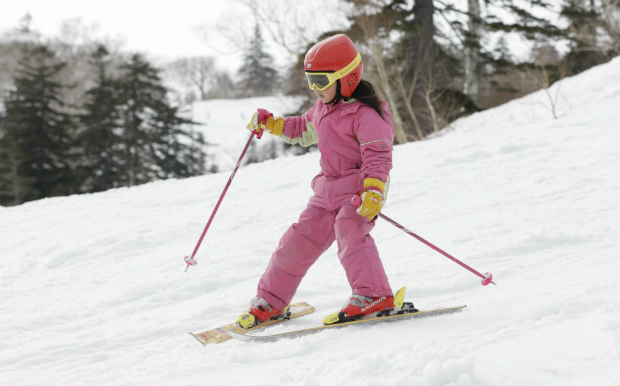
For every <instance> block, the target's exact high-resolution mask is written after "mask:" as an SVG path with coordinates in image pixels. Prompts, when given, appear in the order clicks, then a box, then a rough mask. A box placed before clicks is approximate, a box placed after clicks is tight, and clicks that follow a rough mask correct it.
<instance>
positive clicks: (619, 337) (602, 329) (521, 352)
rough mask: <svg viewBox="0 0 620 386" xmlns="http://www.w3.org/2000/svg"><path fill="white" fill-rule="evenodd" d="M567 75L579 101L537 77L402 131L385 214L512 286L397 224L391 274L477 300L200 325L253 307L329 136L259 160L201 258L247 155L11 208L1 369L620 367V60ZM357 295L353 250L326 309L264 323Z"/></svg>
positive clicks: (335, 274)
mask: <svg viewBox="0 0 620 386" xmlns="http://www.w3.org/2000/svg"><path fill="white" fill-rule="evenodd" d="M554 87H558V86H557V85H556V86H554ZM560 87H561V88H560V91H559V93H560V94H559V95H560V98H559V102H558V106H557V108H558V110H557V112H558V115H559V118H558V119H553V117H552V115H551V113H550V112H549V111H548V110H546V109H545V108H544V107H543V105H542V104H544V103H546V102H545V101H546V95H545V94H544V92H538V93H535V94H533V95H530V96H527V97H525V98H523V99H520V100H515V101H512V102H510V103H508V104H506V105H504V106H500V107H498V108H495V109H492V110H489V111H486V112H483V113H480V114H476V115H474V116H471V117H468V118H466V119H463V120H460V121H458V122H456V123H455V124H454V125H453V126H454V128H455V129H454V130H452V131H448V132H446V133H445V135H443V136H441V137H439V138H436V139H433V140H429V141H424V142H420V143H410V144H407V145H403V146H397V147H396V149H395V152H394V162H395V168H394V171H393V174H392V185H391V189H390V197H389V200H388V203H387V205H386V206H385V208H384V213H385V214H386V215H388V216H390V217H391V218H393V219H394V220H396V221H398V222H400V223H402V224H403V225H405V226H406V227H407V228H409V229H411V230H413V231H414V232H416V233H418V234H420V235H421V236H422V237H425V238H427V239H428V240H429V241H431V242H433V243H435V244H437V245H438V246H440V247H441V248H443V249H445V250H446V251H448V252H449V253H451V254H453V255H454V256H456V257H457V258H459V259H462V260H463V261H464V262H466V263H468V264H470V265H471V266H473V267H474V268H476V269H477V270H479V271H481V272H487V271H490V272H492V273H493V275H494V278H495V281H496V282H497V283H498V285H497V286H496V287H495V286H488V287H483V286H481V285H480V279H478V278H477V277H475V276H474V275H472V274H471V273H469V272H467V271H466V270H464V269H462V268H461V267H459V266H458V265H456V264H454V263H453V262H451V261H449V260H448V259H446V258H444V257H443V256H441V255H439V254H437V253H436V252H434V251H433V250H431V249H429V248H428V247H426V246H424V245H423V244H421V243H419V242H417V241H416V240H414V239H413V238H411V237H410V236H408V235H406V234H405V233H403V232H401V231H399V230H398V229H396V228H394V227H392V226H391V225H389V224H388V223H386V222H379V223H378V224H377V227H376V229H375V231H374V232H373V236H374V237H375V239H376V240H377V244H378V247H379V250H380V253H381V255H382V258H383V262H384V265H385V267H386V271H387V274H388V277H389V279H390V282H391V284H392V286H393V287H394V288H395V289H397V288H399V287H400V286H405V285H406V286H407V287H408V291H407V296H406V297H407V298H408V300H411V301H413V302H414V303H415V304H416V306H417V307H418V308H421V309H430V308H436V307H442V306H457V305H463V304H466V305H467V306H468V307H467V309H466V310H465V311H464V312H462V313H460V314H454V315H448V316H441V317H434V318H424V319H415V320H409V321H403V322H400V323H389V324H385V325H375V326H368V327H361V326H354V327H350V328H347V329H344V330H336V331H325V332H322V333H319V334H315V335H311V336H307V337H303V338H299V339H292V340H281V341H278V342H274V343H256V344H255V343H244V342H238V341H229V342H226V343H223V344H220V345H215V346H207V347H202V346H201V345H200V344H199V343H198V342H197V341H196V340H195V339H194V338H192V337H191V336H189V335H187V334H186V333H187V331H202V330H205V329H208V328H211V327H215V326H218V325H222V324H225V323H228V322H231V321H233V320H235V319H236V318H237V316H238V315H239V313H240V312H241V311H243V310H244V309H245V308H246V306H247V303H248V301H249V299H250V298H251V297H252V296H253V295H254V291H255V287H256V284H257V282H258V279H259V277H260V275H261V273H262V271H263V270H264V268H265V267H266V265H267V262H268V259H269V256H270V254H271V252H272V251H273V249H274V248H275V246H276V245H277V242H278V240H279V237H280V235H281V234H282V233H283V232H284V231H285V230H286V228H287V227H288V226H289V225H290V224H291V223H293V222H294V221H296V219H297V216H298V214H299V212H301V210H303V208H304V207H305V205H306V202H307V200H308V198H309V197H310V195H311V190H310V180H311V178H312V176H313V175H314V174H315V173H316V172H317V171H318V169H319V166H318V161H319V155H318V154H317V153H311V154H307V155H305V156H301V157H288V158H285V159H277V160H273V161H267V162H264V163H260V164H252V165H250V166H248V167H245V168H242V169H241V170H240V171H239V172H238V173H237V176H236V177H235V180H234V182H233V184H232V186H231V188H230V190H229V192H228V195H227V196H226V198H225V200H224V202H223V204H222V206H221V208H220V211H219V212H218V214H217V216H216V218H215V221H214V222H213V226H212V228H211V230H210V231H209V233H208V234H207V237H206V239H205V241H204V243H203V246H202V248H201V250H200V252H199V253H198V255H197V260H198V266H196V267H192V268H190V269H189V271H188V272H187V273H183V270H184V269H185V265H184V263H183V260H182V258H183V256H185V255H187V254H190V253H191V251H192V250H193V248H194V245H195V243H196V241H197V240H198V237H199V235H200V233H201V232H202V229H203V227H204V225H205V223H206V221H207V219H208V217H209V215H210V214H211V211H212V210H213V207H214V205H215V203H216V202H217V199H218V197H219V195H220V193H221V191H222V189H223V187H224V185H225V183H226V181H227V180H228V177H229V174H228V172H225V173H219V174H214V175H206V176H202V177H198V178H192V179H188V180H180V181H162V182H157V183H152V184H148V185H144V186H140V187H136V188H131V189H116V190H111V191H108V192H104V193H98V194H92V195H81V196H71V197H64V198H54V199H45V200H40V201H37V202H32V203H28V204H24V205H21V206H19V207H14V208H0V293H1V301H0V314H1V315H2V324H1V325H0V379H2V383H3V384H7V385H38V384H46V385H53V384H54V385H55V384H71V385H82V384H102V385H104V384H105V385H107V384H111V385H125V384H126V385H141V384H148V385H178V384H182V385H203V384H209V385H228V384H248V383H250V382H251V383H252V384H256V385H280V384H281V385H291V384H293V385H307V386H311V385H334V384H357V385H378V384H380V385H428V386H439V385H483V386H490V385H503V386H509V385H515V386H516V385H558V386H560V385H561V386H566V385H584V384H588V385H613V384H616V383H617V379H618V377H619V376H620V366H618V363H619V360H620V307H618V304H619V303H620V288H619V287H618V285H617V284H616V282H615V280H616V279H617V277H618V275H619V274H620V261H619V259H618V256H619V254H620V238H619V237H618V229H619V227H620V183H619V179H618V176H619V175H620V152H619V151H618V145H619V144H620V130H618V128H619V127H618V122H619V121H620V110H619V109H618V106H619V105H620V59H616V60H614V61H612V62H610V63H608V64H605V65H602V66H599V67H596V68H593V69H591V70H590V71H587V72H585V73H583V74H581V75H579V76H577V77H574V78H570V79H565V80H563V81H562V82H561V84H560ZM551 91H552V92H555V91H554V89H553V88H552V90H551ZM257 102H260V101H257ZM256 104H257V105H259V103H256ZM225 106H227V105H226V104H225V103H222V107H221V109H222V111H223V110H224V109H225V108H226V107H225ZM263 106H264V105H263ZM254 107H258V106H252V108H254ZM264 107H267V108H269V107H268V106H264ZM250 110H251V109H250ZM244 111H246V110H245V109H244ZM224 115H226V116H231V115H230V114H224ZM245 118H247V117H245ZM227 122H228V121H222V122H221V124H218V125H216V124H215V122H213V125H212V126H213V127H221V128H222V130H231V131H232V130H238V131H240V132H241V133H242V134H241V135H240V137H242V138H241V142H242V143H237V144H235V145H234V146H233V145H232V144H231V146H233V147H235V149H234V150H235V151H234V152H233V154H235V155H236V154H238V153H239V152H240V151H241V148H242V146H243V142H244V141H245V139H246V136H247V134H246V133H245V130H244V129H243V128H242V127H241V128H239V127H238V126H239V125H238V124H237V123H235V124H234V125H230V126H229V125H227ZM244 122H245V119H244ZM349 293H350V289H349V288H348V284H347V281H346V277H345V274H344V271H343V270H342V268H341V266H340V263H339V262H338V258H337V256H336V250H335V248H332V249H330V250H329V251H327V252H326V253H325V255H324V256H323V257H322V258H321V259H320V260H319V261H318V262H317V264H316V265H315V266H313V267H312V269H311V270H310V271H309V273H308V275H307V277H306V278H305V280H304V281H303V283H302V285H301V286H300V288H299V291H298V293H297V297H296V299H297V300H299V301H302V300H303V301H307V302H309V303H311V304H312V305H314V306H315V307H316V312H315V313H314V314H312V315H309V316H305V317H303V318H300V319H295V320H291V321H290V322H287V323H282V324H279V325H277V326H274V327H272V328H270V329H269V330H267V331H265V332H268V333H276V332H280V331H287V330H294V329H300V328H305V327H311V326H314V325H318V324H319V323H320V320H321V318H322V317H323V316H324V315H326V314H328V313H331V312H333V311H334V310H336V309H338V308H339V307H340V306H341V305H342V304H343V303H344V301H345V300H346V298H347V295H348V294H349ZM265 332H264V333H265ZM250 380H252V381H250Z"/></svg>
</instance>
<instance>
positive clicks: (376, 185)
mask: <svg viewBox="0 0 620 386" xmlns="http://www.w3.org/2000/svg"><path fill="white" fill-rule="evenodd" d="M368 189H378V190H380V191H381V193H383V192H384V191H385V183H384V182H383V181H381V180H378V179H376V178H371V177H368V178H364V190H368Z"/></svg>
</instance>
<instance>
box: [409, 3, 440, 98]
mask: <svg viewBox="0 0 620 386" xmlns="http://www.w3.org/2000/svg"><path fill="white" fill-rule="evenodd" d="M434 10H435V7H434V6H433V1H432V0H417V1H416V2H415V5H414V6H413V13H414V14H415V18H414V19H413V23H414V27H415V28H414V31H415V32H414V33H415V35H417V37H418V39H413V44H412V49H413V55H411V56H410V57H411V58H412V59H413V61H414V62H415V63H412V68H416V67H417V66H419V78H418V79H419V82H420V83H421V85H422V87H420V88H418V89H419V90H420V91H421V93H422V94H424V91H423V90H426V88H427V87H428V85H429V84H430V82H431V80H432V79H433V72H434V68H435V49H434V48H435V46H434V40H433V38H434V35H435V25H434V23H433V13H434Z"/></svg>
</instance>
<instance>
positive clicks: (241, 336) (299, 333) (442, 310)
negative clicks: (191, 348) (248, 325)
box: [229, 306, 466, 342]
mask: <svg viewBox="0 0 620 386" xmlns="http://www.w3.org/2000/svg"><path fill="white" fill-rule="evenodd" d="M465 307H466V306H459V307H450V308H440V309H436V310H429V311H418V312H412V313H405V314H397V315H390V316H381V317H378V318H369V319H359V320H355V321H352V322H346V323H337V324H330V325H325V326H319V327H313V328H306V329H303V330H297V331H290V332H283V333H280V334H273V335H263V336H256V335H244V334H240V333H237V332H235V331H229V334H230V336H232V337H233V338H235V339H238V340H243V341H270V342H271V341H275V340H279V339H282V338H295V337H298V336H303V335H309V334H314V333H317V332H320V331H323V330H327V329H332V328H343V327H348V326H350V325H353V324H376V323H382V322H394V321H397V320H403V319H410V318H419V317H424V316H434V315H441V314H452V313H454V312H459V311H462V310H463V309H464V308H465Z"/></svg>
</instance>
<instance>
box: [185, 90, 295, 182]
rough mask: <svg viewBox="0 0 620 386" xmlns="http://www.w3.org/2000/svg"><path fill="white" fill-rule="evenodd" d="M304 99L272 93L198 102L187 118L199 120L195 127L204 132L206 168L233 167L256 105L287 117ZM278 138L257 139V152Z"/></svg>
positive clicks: (222, 168)
mask: <svg viewBox="0 0 620 386" xmlns="http://www.w3.org/2000/svg"><path fill="white" fill-rule="evenodd" d="M302 102H303V100H302V99H301V98H299V97H291V96H271V97H258V98H246V99H215V100H208V101H200V102H195V103H193V104H192V105H191V107H190V111H187V114H188V118H191V119H192V120H193V121H195V122H197V123H199V124H200V125H197V126H194V130H196V131H198V132H201V133H202V134H203V135H204V137H205V140H206V142H207V143H208V144H209V145H208V146H207V148H206V152H207V158H208V159H207V168H211V165H217V168H218V170H219V171H225V170H232V169H233V168H234V167H235V165H236V164H237V161H238V160H239V155H240V154H241V150H240V149H239V146H241V149H243V146H244V145H245V143H246V142H247V141H248V138H249V136H250V133H249V132H248V131H245V130H240V128H244V127H245V126H246V125H247V124H248V122H250V120H251V119H252V114H253V113H254V112H255V111H256V109H257V108H263V109H267V110H269V111H270V112H271V113H273V114H274V116H287V115H290V114H291V113H293V112H295V111H297V110H298V109H299V107H300V106H301V104H302ZM275 141H279V142H281V141H280V140H279V139H278V138H276V137H273V136H265V137H264V138H263V140H262V141H258V142H256V146H257V151H259V152H260V151H261V149H264V148H265V147H268V146H269V144H270V143H271V142H275Z"/></svg>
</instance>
